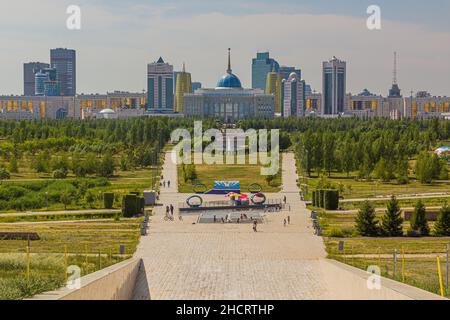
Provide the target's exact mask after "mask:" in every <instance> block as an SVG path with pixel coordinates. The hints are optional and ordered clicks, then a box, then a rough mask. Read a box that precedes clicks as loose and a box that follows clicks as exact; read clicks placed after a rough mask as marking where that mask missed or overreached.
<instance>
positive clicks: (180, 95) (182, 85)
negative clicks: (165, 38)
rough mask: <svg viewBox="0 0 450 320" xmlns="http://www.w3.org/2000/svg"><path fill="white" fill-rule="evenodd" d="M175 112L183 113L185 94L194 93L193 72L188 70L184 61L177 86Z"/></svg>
mask: <svg viewBox="0 0 450 320" xmlns="http://www.w3.org/2000/svg"><path fill="white" fill-rule="evenodd" d="M175 92H176V93H175V112H177V113H183V105H184V94H185V93H192V79H191V74H190V73H189V72H186V66H185V64H184V63H183V71H181V72H180V73H178V76H177V88H176V90H175Z"/></svg>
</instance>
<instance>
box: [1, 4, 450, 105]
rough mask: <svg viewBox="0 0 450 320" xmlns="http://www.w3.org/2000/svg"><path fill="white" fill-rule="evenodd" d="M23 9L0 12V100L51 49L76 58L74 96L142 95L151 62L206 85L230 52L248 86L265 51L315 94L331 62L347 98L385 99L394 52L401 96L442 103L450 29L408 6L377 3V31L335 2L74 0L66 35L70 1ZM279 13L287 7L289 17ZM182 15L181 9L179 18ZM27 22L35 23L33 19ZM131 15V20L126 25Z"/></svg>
mask: <svg viewBox="0 0 450 320" xmlns="http://www.w3.org/2000/svg"><path fill="white" fill-rule="evenodd" d="M23 2H30V1H22V4H21V5H17V4H12V5H11V8H8V14H5V13H4V11H3V13H0V18H1V19H0V20H1V22H0V26H1V27H2V28H1V29H2V31H0V33H1V34H3V35H4V36H6V37H7V39H8V41H7V43H2V44H1V45H0V65H1V68H2V71H3V74H4V75H6V77H2V79H0V94H8V95H9V94H15V95H20V94H22V91H23V78H22V75H23V71H22V68H23V63H26V62H31V61H47V60H48V58H47V57H48V49H50V48H56V47H67V48H72V49H75V50H76V51H77V78H78V79H77V80H78V81H77V87H78V89H77V93H102V92H107V91H113V90H127V91H134V92H139V91H142V89H144V88H146V87H147V85H146V76H145V70H144V68H145V66H146V65H147V64H148V63H151V62H152V61H156V60H157V59H158V57H159V56H163V57H164V59H165V60H166V61H168V62H169V63H170V64H172V65H174V68H175V70H177V71H178V70H181V66H182V63H183V62H186V64H187V65H189V71H190V73H191V74H192V77H193V78H195V79H196V81H200V82H202V83H203V85H204V87H212V86H214V83H215V81H216V78H217V75H219V74H221V73H222V65H223V63H222V62H221V61H218V58H217V57H221V56H222V55H223V52H224V50H226V48H227V47H231V48H234V59H233V60H234V63H233V65H234V72H235V73H236V74H237V75H238V76H239V77H240V79H241V81H242V82H243V86H244V87H248V88H250V87H251V59H252V58H254V56H255V55H256V52H258V51H259V52H262V51H269V52H270V56H271V57H273V58H274V59H276V60H277V61H278V62H279V63H280V65H287V66H295V67H298V68H300V69H301V70H302V73H303V75H302V77H303V78H304V79H305V80H306V82H307V83H308V84H311V86H312V89H314V90H317V91H321V87H322V85H321V83H322V72H321V64H322V62H323V61H327V60H329V59H330V58H331V57H332V56H336V57H338V58H339V59H342V60H345V61H346V62H347V92H351V93H353V94H357V93H359V92H361V91H362V90H363V89H364V88H367V89H369V90H370V91H371V92H373V93H376V94H381V95H383V96H385V95H387V93H388V90H389V88H390V87H391V85H392V52H393V51H397V52H398V55H399V62H398V65H399V66H398V83H399V86H400V88H401V89H402V91H403V93H404V94H405V95H408V94H409V92H410V91H411V90H413V91H414V92H417V91H421V90H427V91H429V92H430V93H431V94H433V95H447V96H448V95H450V83H449V80H448V78H449V77H448V74H449V73H450V61H448V59H446V58H447V57H448V56H449V55H450V27H449V26H448V23H446V22H442V21H441V22H437V21H438V20H442V19H432V20H433V21H430V19H425V18H424V17H427V16H429V14H430V13H429V10H426V8H425V7H424V6H422V5H420V4H418V3H417V2H416V1H411V2H409V3H410V6H408V7H406V8H400V7H401V6H399V5H398V4H395V5H394V4H392V5H390V4H388V3H387V2H386V1H379V5H380V6H381V9H382V18H383V20H382V26H383V28H382V30H381V31H369V30H368V29H367V28H366V27H365V22H366V19H367V14H366V12H365V9H366V8H367V6H366V3H364V5H362V4H359V5H358V6H353V7H351V6H350V5H349V3H351V1H350V2H347V3H345V4H343V6H342V7H341V8H339V10H337V9H336V6H335V5H334V4H333V5H330V7H326V6H324V5H323V1H318V4H312V3H311V1H303V2H304V6H301V5H293V4H292V3H291V2H290V1H281V2H280V3H279V5H278V6H275V5H274V4H273V3H269V2H267V1H259V2H257V3H256V2H255V1H246V2H243V3H240V4H238V3H237V2H235V1H231V2H230V3H229V4H228V5H227V6H224V5H219V4H218V2H216V1H211V3H209V2H208V4H207V5H206V4H205V3H203V5H201V4H200V2H199V1H193V2H192V3H191V5H190V6H186V5H185V4H182V3H179V2H178V1H172V2H169V3H168V4H161V2H159V1H151V2H148V3H146V4H142V3H140V2H138V1H125V2H126V3H127V4H129V6H128V7H126V8H125V7H123V6H124V4H123V3H122V4H119V3H117V2H115V1H109V2H107V3H106V2H105V1H89V3H90V4H88V2H87V1H80V2H79V5H80V7H81V9H82V14H83V19H82V23H83V25H82V30H80V31H69V30H67V29H65V19H66V18H67V15H66V14H65V8H66V6H67V5H68V3H69V2H68V1H58V2H57V3H56V2H55V1H52V0H45V1H43V2H42V3H41V4H40V7H39V8H36V9H35V10H33V13H31V12H23V13H22V12H20V9H21V8H23ZM303 2H302V3H303ZM432 2H436V3H437V2H439V4H440V7H441V8H445V7H448V4H446V3H443V2H441V1H436V0H435V1H432ZM245 4H247V6H245ZM286 7H290V8H291V9H292V10H291V11H290V13H289V14H288V13H286V10H285V8H286ZM182 8H184V9H186V8H188V9H189V10H186V12H185V13H181V12H180V11H181V9H182ZM238 8H241V9H242V8H244V9H242V10H238ZM50 9H51V10H50ZM442 11H445V10H442ZM56 12H57V14H56ZM330 12H336V13H335V14H330ZM407 12H409V13H410V15H408V14H406V13H407ZM19 13H20V19H16V20H17V21H13V19H11V17H15V18H17V17H18V15H19ZM30 14H31V15H30ZM437 14H441V13H437ZM33 15H35V16H39V20H40V21H39V22H37V21H34V20H33V19H32V18H31V17H32V16H33ZM132 15H135V17H136V19H131V20H130V16H132ZM149 16H151V17H152V19H147V18H148V17H149ZM408 16H409V17H410V18H408ZM417 16H420V17H422V18H423V19H417ZM29 21H32V22H29ZM130 21H131V22H130ZM416 21H417V22H416ZM125 22H127V25H125ZM413 22H414V23H413ZM209 25H213V26H214V28H209V27H207V26H209ZM225 25H226V26H227V27H226V28H225V27H224V28H220V26H225ZM254 26H264V27H258V28H255V27H254ZM305 26H307V27H305ZM242 30H246V32H242ZM281 31H282V32H281ZM275 34H276V35H277V37H274V36H273V35H275ZM330 39H331V40H332V41H330ZM333 40H335V41H333ZM112 66H113V67H112ZM117 74H120V75H124V76H121V77H117Z"/></svg>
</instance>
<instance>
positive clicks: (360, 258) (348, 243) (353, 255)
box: [320, 213, 450, 297]
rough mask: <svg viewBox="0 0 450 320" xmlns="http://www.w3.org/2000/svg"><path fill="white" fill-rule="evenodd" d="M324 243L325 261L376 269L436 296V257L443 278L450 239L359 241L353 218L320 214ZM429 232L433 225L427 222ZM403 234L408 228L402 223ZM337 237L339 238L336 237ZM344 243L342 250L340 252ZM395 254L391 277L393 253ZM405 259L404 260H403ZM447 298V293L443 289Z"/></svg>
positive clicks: (404, 238)
mask: <svg viewBox="0 0 450 320" xmlns="http://www.w3.org/2000/svg"><path fill="white" fill-rule="evenodd" d="M377 217H378V218H379V217H381V214H377ZM320 223H321V226H322V228H323V232H324V233H323V235H324V243H325V247H326V250H327V253H328V257H329V258H331V259H336V260H338V261H341V262H344V263H346V264H349V265H353V266H355V267H357V268H360V269H363V270H367V267H368V266H372V265H373V266H378V267H380V269H381V272H382V275H383V276H385V277H389V278H392V279H395V280H398V281H401V282H404V283H407V284H410V285H413V286H416V287H419V288H422V289H424V290H428V291H430V292H433V293H436V294H439V293H440V287H439V278H438V273H437V260H436V257H437V256H440V257H441V267H442V272H443V273H444V279H445V278H446V274H445V272H446V265H445V263H446V260H445V259H446V250H447V245H450V237H424V238H408V237H398V238H381V237H380V238H369V237H360V236H358V235H357V233H356V231H355V214H336V213H333V214H328V213H327V214H324V213H322V214H320ZM429 224H430V228H431V229H432V228H433V223H432V222H430V223H429ZM403 227H404V230H405V231H406V229H407V228H408V227H409V222H405V223H404V225H403ZM337 234H339V237H336V235H337ZM340 241H343V243H344V250H343V251H341V252H340V251H339V242H340ZM395 249H396V250H397V252H398V258H397V264H396V267H395V269H396V272H395V273H394V260H393V255H394V250H395ZM403 255H405V256H403ZM445 291H446V296H447V297H450V290H448V288H446V289H445Z"/></svg>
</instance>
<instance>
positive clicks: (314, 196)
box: [312, 191, 317, 207]
mask: <svg viewBox="0 0 450 320" xmlns="http://www.w3.org/2000/svg"><path fill="white" fill-rule="evenodd" d="M316 195H317V191H313V192H312V205H313V207H317V203H316V199H317V196H316Z"/></svg>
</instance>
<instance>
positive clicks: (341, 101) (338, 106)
mask: <svg viewBox="0 0 450 320" xmlns="http://www.w3.org/2000/svg"><path fill="white" fill-rule="evenodd" d="M346 69H347V64H346V62H345V61H341V60H339V59H337V58H336V57H333V59H331V60H330V61H325V62H324V63H323V80H322V85H323V90H322V114H325V115H327V114H330V115H335V114H339V113H343V112H344V108H345V90H346V77H347V76H346Z"/></svg>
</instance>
